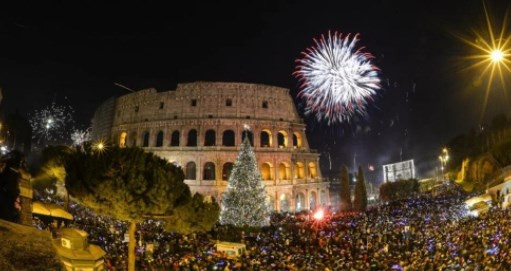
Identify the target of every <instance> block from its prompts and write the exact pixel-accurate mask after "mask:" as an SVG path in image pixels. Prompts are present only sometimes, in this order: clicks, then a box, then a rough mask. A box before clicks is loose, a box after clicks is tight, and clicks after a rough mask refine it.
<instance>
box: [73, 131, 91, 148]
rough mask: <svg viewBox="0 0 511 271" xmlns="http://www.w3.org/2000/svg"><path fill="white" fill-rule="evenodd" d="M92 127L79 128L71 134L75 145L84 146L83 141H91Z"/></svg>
mask: <svg viewBox="0 0 511 271" xmlns="http://www.w3.org/2000/svg"><path fill="white" fill-rule="evenodd" d="M90 129H91V128H87V129H86V130H79V129H76V130H74V131H73V133H72V134H71V140H72V141H73V146H75V147H79V146H82V145H83V143H85V142H87V141H90V139H91V136H90Z"/></svg>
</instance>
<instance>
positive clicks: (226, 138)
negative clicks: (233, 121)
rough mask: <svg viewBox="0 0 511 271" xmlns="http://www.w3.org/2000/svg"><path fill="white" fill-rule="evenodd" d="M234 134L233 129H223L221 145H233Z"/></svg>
mask: <svg viewBox="0 0 511 271" xmlns="http://www.w3.org/2000/svg"><path fill="white" fill-rule="evenodd" d="M235 141H236V135H235V134H234V131H233V130H225V131H224V132H223V134H222V146H227V147H233V146H236V143H235Z"/></svg>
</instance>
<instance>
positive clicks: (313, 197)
mask: <svg viewBox="0 0 511 271" xmlns="http://www.w3.org/2000/svg"><path fill="white" fill-rule="evenodd" d="M317 198H318V197H317V196H316V192H315V191H311V192H310V195H309V209H310V210H314V209H316V204H317Z"/></svg>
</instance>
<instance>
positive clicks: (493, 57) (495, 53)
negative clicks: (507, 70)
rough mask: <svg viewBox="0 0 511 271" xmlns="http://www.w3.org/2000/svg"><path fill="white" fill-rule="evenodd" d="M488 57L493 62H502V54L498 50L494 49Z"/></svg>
mask: <svg viewBox="0 0 511 271" xmlns="http://www.w3.org/2000/svg"><path fill="white" fill-rule="evenodd" d="M490 57H491V61H493V62H501V61H502V60H504V53H503V52H502V51H501V50H500V49H496V50H493V51H492V52H491V54H490Z"/></svg>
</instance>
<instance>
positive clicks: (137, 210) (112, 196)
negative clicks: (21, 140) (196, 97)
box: [64, 146, 219, 271]
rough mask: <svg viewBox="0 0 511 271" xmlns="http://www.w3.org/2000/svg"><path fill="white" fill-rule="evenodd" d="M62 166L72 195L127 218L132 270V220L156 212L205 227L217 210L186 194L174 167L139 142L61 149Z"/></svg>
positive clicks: (181, 227) (182, 227)
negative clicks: (137, 144) (133, 145)
mask: <svg viewBox="0 0 511 271" xmlns="http://www.w3.org/2000/svg"><path fill="white" fill-rule="evenodd" d="M64 167H65V170H66V177H65V178H66V188H67V190H68V192H69V194H70V195H71V196H72V197H73V198H75V199H76V200H77V201H78V202H80V203H82V204H83V205H85V206H87V207H89V208H91V209H93V210H95V211H96V212H97V213H98V214H101V215H105V216H110V217H113V218H116V219H119V220H124V221H127V222H129V229H128V233H129V244H128V270H130V271H133V270H135V246H136V242H135V241H136V240H135V231H136V227H137V224H138V223H140V222H142V221H144V220H145V219H146V218H148V217H152V218H162V219H163V220H164V221H166V225H167V228H169V229H172V230H175V231H178V232H184V233H187V232H190V231H192V230H205V229H208V228H210V227H211V226H212V225H213V224H214V223H215V219H214V217H215V215H216V216H217V215H218V211H219V208H218V206H217V205H216V203H211V204H210V203H206V202H204V200H203V198H202V196H199V195H196V196H194V197H193V198H192V196H191V193H190V190H189V188H188V186H187V185H186V184H185V183H184V181H183V180H184V174H183V171H182V170H181V169H180V168H178V167H177V166H174V165H173V164H169V163H168V162H167V161H166V160H164V159H162V158H159V157H157V156H155V155H153V154H151V153H146V152H144V151H143V150H142V149H140V148H119V147H117V146H113V147H110V148H108V149H107V150H105V151H103V152H99V151H98V150H94V149H93V148H91V147H90V146H86V147H85V148H83V150H82V149H81V148H77V149H75V150H74V151H72V152H71V153H68V154H67V155H65V159H64ZM205 213H209V215H208V216H207V217H206V218H205V217H202V215H204V214H205ZM176 221H179V223H176Z"/></svg>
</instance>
